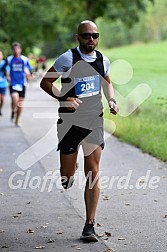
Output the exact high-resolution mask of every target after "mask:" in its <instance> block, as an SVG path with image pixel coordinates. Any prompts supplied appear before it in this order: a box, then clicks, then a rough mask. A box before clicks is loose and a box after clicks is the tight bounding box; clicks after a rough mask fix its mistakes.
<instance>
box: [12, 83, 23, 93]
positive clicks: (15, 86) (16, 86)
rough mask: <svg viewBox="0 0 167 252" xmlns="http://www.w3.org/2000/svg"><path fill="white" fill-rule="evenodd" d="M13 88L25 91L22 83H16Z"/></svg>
mask: <svg viewBox="0 0 167 252" xmlns="http://www.w3.org/2000/svg"><path fill="white" fill-rule="evenodd" d="M12 89H14V90H16V91H23V86H22V85H20V84H15V85H14V86H12Z"/></svg>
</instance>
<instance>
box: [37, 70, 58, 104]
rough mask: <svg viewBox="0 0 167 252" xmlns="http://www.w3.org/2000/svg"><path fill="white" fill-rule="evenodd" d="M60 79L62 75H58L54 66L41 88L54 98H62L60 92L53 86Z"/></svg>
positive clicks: (44, 78)
mask: <svg viewBox="0 0 167 252" xmlns="http://www.w3.org/2000/svg"><path fill="white" fill-rule="evenodd" d="M59 77H60V74H58V73H57V72H56V71H55V69H54V67H53V66H52V67H51V68H50V69H49V70H48V71H47V73H46V75H45V76H44V77H43V79H42V80H41V83H40V87H41V88H42V89H43V90H44V91H45V92H46V93H48V94H49V95H50V96H52V97H53V98H56V99H57V98H58V97H59V96H60V91H59V90H58V89H57V88H56V87H55V86H54V85H53V82H55V81H56V80H57V79H58V78H59Z"/></svg>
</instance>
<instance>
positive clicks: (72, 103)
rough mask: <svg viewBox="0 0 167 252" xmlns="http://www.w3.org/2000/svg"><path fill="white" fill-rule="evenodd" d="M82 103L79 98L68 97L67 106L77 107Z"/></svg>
mask: <svg viewBox="0 0 167 252" xmlns="http://www.w3.org/2000/svg"><path fill="white" fill-rule="evenodd" d="M81 103H82V101H81V100H79V99H78V98H74V97H68V98H67V100H66V102H65V104H66V107H67V109H69V110H75V109H77V108H78V107H79V105H80V104H81Z"/></svg>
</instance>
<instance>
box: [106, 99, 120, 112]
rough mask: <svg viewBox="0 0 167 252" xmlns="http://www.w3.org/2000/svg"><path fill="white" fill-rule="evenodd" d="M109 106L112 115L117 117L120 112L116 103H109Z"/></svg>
mask: <svg viewBox="0 0 167 252" xmlns="http://www.w3.org/2000/svg"><path fill="white" fill-rule="evenodd" d="M108 104H109V107H110V113H112V114H113V115H116V114H117V113H118V111H119V108H118V106H117V104H116V103H115V102H114V101H109V102H108Z"/></svg>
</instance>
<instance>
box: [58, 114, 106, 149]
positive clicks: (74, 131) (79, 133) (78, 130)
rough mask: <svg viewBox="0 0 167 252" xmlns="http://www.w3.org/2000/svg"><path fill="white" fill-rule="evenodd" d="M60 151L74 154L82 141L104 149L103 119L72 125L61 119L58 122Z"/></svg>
mask: <svg viewBox="0 0 167 252" xmlns="http://www.w3.org/2000/svg"><path fill="white" fill-rule="evenodd" d="M57 133H58V140H59V144H58V150H60V151H61V152H62V153H64V154H72V153H75V152H76V151H77V150H78V147H79V145H80V144H81V142H82V140H84V141H85V142H87V143H92V144H96V145H98V146H101V148H102V149H103V148H104V137H103V134H104V133H103V118H101V117H99V118H97V119H91V120H89V121H87V122H86V121H83V122H80V123H72V122H71V123H70V122H69V121H68V122H67V121H66V120H62V119H61V118H59V119H58V121H57Z"/></svg>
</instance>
